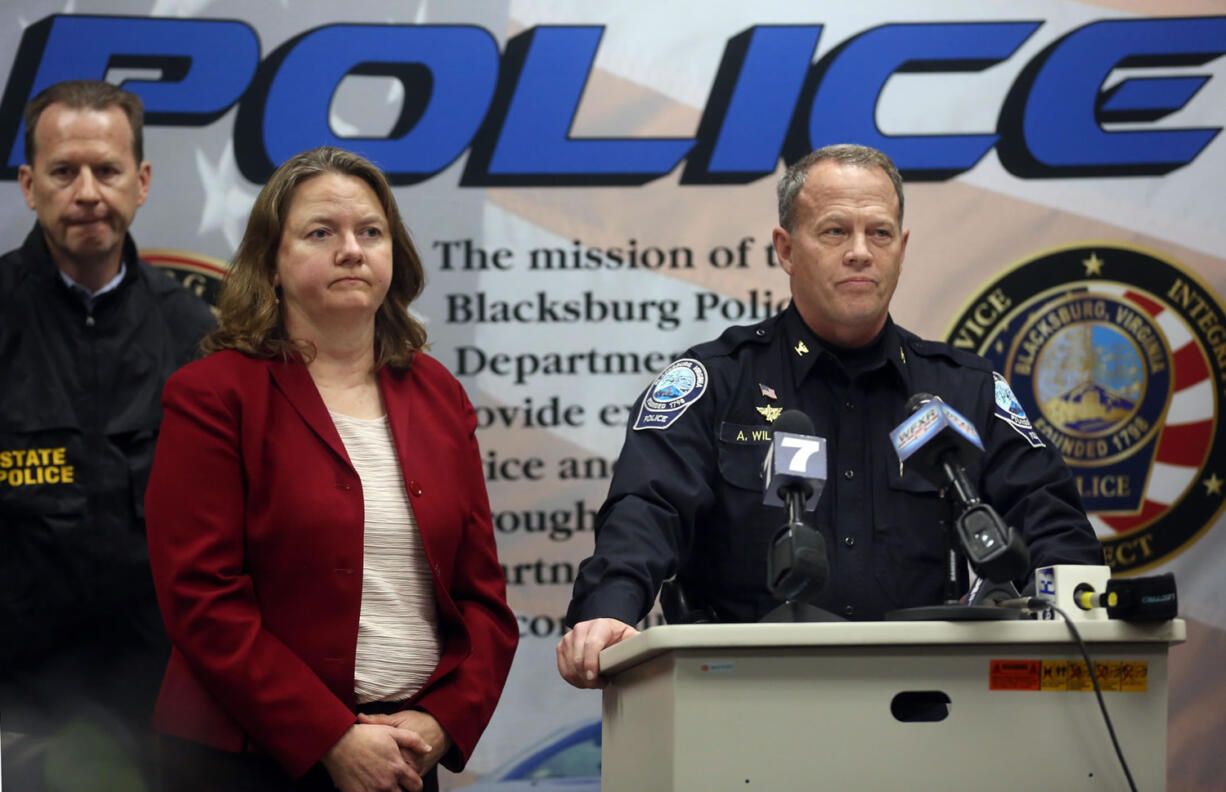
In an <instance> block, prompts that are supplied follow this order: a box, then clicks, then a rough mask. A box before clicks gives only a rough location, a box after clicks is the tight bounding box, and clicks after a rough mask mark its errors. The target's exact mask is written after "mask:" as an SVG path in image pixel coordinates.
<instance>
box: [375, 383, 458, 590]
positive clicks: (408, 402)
mask: <svg viewBox="0 0 1226 792" xmlns="http://www.w3.org/2000/svg"><path fill="white" fill-rule="evenodd" d="M423 388H424V383H422V382H421V381H420V379H419V378H418V377H416V376H415V374H414V372H413V370H411V369H410V370H409V371H392V370H391V369H389V368H388V367H387V366H384V367H383V368H382V369H380V370H379V390H380V391H381V392H382V394H383V406H384V407H385V408H386V409H387V420H388V424H389V425H390V426H391V430H392V442H393V443H394V444H395V445H396V456H397V457H398V458H399V459H400V472H401V474H403V476H404V486H405V489H406V490H407V491H408V493H409V502H410V503H411V504H412V505H413V514H414V516H415V517H416V519H417V529H418V531H420V533H421V543H422V548H423V549H424V550H425V551H426V558H427V559H428V560H429V562H430V566H431V568H432V569H433V570H434V586H435V591H436V592H437V593H438V595H439V605H440V606H441V607H444V608H445V607H447V605H446V604H445V603H448V604H449V603H450V595H449V594H448V593H447V589H446V585H447V581H445V580H442V579H441V576H442V572H443V569H446V568H450V562H448V563H447V564H441V563H440V562H442V561H443V559H444V558H445V557H446V556H447V555H448V554H447V553H446V552H445V551H444V550H443V549H442V547H441V546H440V538H441V537H440V536H439V526H441V525H447V524H448V515H447V513H446V510H447V509H448V508H450V506H449V504H448V500H447V499H448V498H449V497H451V498H454V497H455V493H454V492H451V491H450V490H449V489H448V488H447V486H446V483H445V482H443V481H441V480H440V479H439V471H438V470H437V465H432V464H431V460H430V459H427V458H424V457H423V455H422V449H424V448H439V447H440V446H438V445H437V444H436V443H435V442H434V438H433V437H432V434H433V431H434V427H433V426H431V425H430V424H429V420H430V419H429V415H430V414H429V410H428V409H427V404H426V402H425V399H426V398H427V397H426V396H425V395H424V394H423Z"/></svg>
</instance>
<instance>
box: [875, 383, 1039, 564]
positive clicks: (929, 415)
mask: <svg viewBox="0 0 1226 792" xmlns="http://www.w3.org/2000/svg"><path fill="white" fill-rule="evenodd" d="M906 409H907V410H908V411H909V412H910V413H911V414H910V416H909V417H907V418H906V419H905V420H903V422H902V423H900V424H899V425H898V426H896V427H895V428H894V429H893V431H891V432H890V442H891V443H892V444H893V446H894V451H895V452H896V453H897V454H898V461H899V463H901V464H905V465H906V466H907V467H908V468H909V469H911V470H914V471H915V472H916V473H918V474H919V475H920V476H922V477H924V478H925V479H927V480H928V481H930V482H932V483H933V484H935V485H936V486H938V487H940V488H942V489H945V488H946V487H948V488H949V489H950V491H952V493H953V495H954V498H955V499H956V500H957V501H958V503H959V504H960V505H961V507H962V511H961V513H960V514H959V515H958V518H957V519H956V520H955V522H954V528H955V532H956V533H957V535H958V538H959V540H960V541H961V544H962V548H963V550H965V551H966V555H967V558H968V560H969V561H970V563H971V566H972V567H973V568H974V569H975V572H976V573H977V574H978V575H979V576H980V577H984V578H987V579H988V580H990V581H992V582H994V583H1003V582H1005V581H1009V580H1016V579H1018V578H1022V577H1025V576H1026V574H1027V573H1029V572H1030V551H1029V550H1028V549H1027V548H1026V545H1025V543H1024V542H1023V541H1022V538H1021V537H1020V536H1019V535H1018V534H1017V532H1016V531H1014V530H1013V529H1012V528H1010V527H1009V526H1008V525H1007V524H1005V521H1004V520H1003V519H1001V516H1000V515H999V514H998V513H997V512H996V510H995V509H993V508H992V507H991V506H990V505H988V504H986V503H984V502H983V501H981V500H980V499H979V493H978V492H977V491H976V488H975V484H974V482H972V481H971V479H970V476H968V475H967V474H966V466H968V465H970V464H971V463H973V462H975V461H976V460H977V459H979V458H980V457H981V456H983V441H982V440H980V439H979V432H978V431H976V429H975V425H974V424H972V423H971V422H970V421H968V420H967V419H966V418H965V417H963V415H962V414H961V413H959V412H958V411H957V410H955V409H954V408H952V407H950V406H949V405H948V404H946V403H945V402H943V401H942V400H941V399H940V398H939V397H937V396H933V395H932V394H931V393H917V394H915V395H913V396H912V397H911V398H910V399H908V400H907V405H906Z"/></svg>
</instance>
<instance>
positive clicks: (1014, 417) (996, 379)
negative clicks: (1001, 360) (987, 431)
mask: <svg viewBox="0 0 1226 792" xmlns="http://www.w3.org/2000/svg"><path fill="white" fill-rule="evenodd" d="M992 380H993V383H992V384H993V385H994V386H995V389H996V417H997V418H999V419H1000V420H1002V421H1004V422H1005V423H1007V424H1009V425H1010V426H1012V427H1013V429H1014V431H1016V432H1017V433H1018V434H1020V435H1021V436H1022V437H1024V438H1026V442H1028V443H1030V444H1031V445H1032V446H1034V447H1035V448H1044V447H1045V446H1046V445H1047V444H1046V443H1044V442H1043V438H1042V437H1040V436H1039V433H1038V432H1036V431H1035V430H1034V427H1033V426H1031V425H1030V419H1029V418H1027V417H1026V411H1025V410H1023V409H1022V405H1021V403H1020V402H1019V401H1018V400H1017V397H1016V396H1014V395H1013V389H1012V388H1010V387H1009V382H1008V381H1007V380H1006V379H1005V378H1004V376H1002V375H1001V374H1000V373H999V372H996V371H993V372H992Z"/></svg>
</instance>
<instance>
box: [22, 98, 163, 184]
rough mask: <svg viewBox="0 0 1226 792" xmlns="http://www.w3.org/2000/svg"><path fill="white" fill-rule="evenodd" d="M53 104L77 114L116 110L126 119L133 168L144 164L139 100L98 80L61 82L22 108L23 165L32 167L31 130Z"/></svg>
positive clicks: (143, 111) (142, 125) (143, 108)
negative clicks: (24, 152)
mask: <svg viewBox="0 0 1226 792" xmlns="http://www.w3.org/2000/svg"><path fill="white" fill-rule="evenodd" d="M57 102H58V103H59V104H62V105H65V106H67V107H71V108H74V109H77V110H81V109H89V110H107V109H109V108H112V107H118V108H119V109H120V110H122V111H123V114H124V115H125V116H127V117H128V126H130V127H132V155H133V156H135V157H136V164H137V165H139V164H141V163H142V162H144V161H145V136H144V131H143V130H144V127H145V105H144V104H143V103H142V102H141V100H140V97H139V96H137V95H136V94H134V93H132V92H131V91H125V90H124V89H122V88H120V87H119V86H117V85H111V84H110V83H108V82H102V81H101V80H65V81H64V82H58V83H56V84H55V85H50V86H48V87H46V88H44V89H43V90H42V91H40V92H39V94H38V96H35V97H34V98H33V99H31V100H30V103H29V104H27V105H26V112H25V122H26V141H25V144H26V164H27V165H33V164H34V130H35V129H37V128H38V119H40V118H42V116H43V111H44V110H46V109H47V108H48V107H50V106H51V105H53V104H56V103H57Z"/></svg>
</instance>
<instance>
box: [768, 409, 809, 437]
mask: <svg viewBox="0 0 1226 792" xmlns="http://www.w3.org/2000/svg"><path fill="white" fill-rule="evenodd" d="M771 429H772V430H773V431H776V432H783V433H785V434H798V435H812V434H813V432H814V429H813V421H811V420H809V416H807V415H805V414H804V413H802V412H801V411H800V410H784V411H783V414H782V415H780V416H779V417H778V418H776V419H775V421H774V423H773V424H771Z"/></svg>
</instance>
